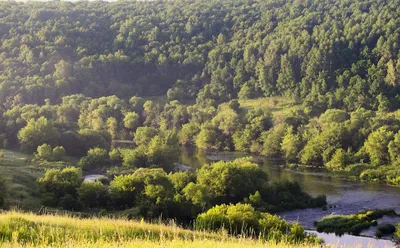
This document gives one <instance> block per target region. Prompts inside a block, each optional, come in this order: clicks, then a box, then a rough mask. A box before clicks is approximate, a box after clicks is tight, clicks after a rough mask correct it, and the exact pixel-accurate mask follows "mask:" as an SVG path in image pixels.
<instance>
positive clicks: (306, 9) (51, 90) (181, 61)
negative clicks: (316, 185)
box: [0, 0, 400, 228]
mask: <svg viewBox="0 0 400 248" xmlns="http://www.w3.org/2000/svg"><path fill="white" fill-rule="evenodd" d="M399 15H400V4H399V1H397V0H386V1H384V0H374V1H372V0H367V1H350V0H340V1H333V0H332V1H331V0H320V1H307V0H293V1H282V0H267V1H259V0H254V1H253V0H238V1H234V2H232V1H226V0H217V1H210V0H206V1H196V0H175V1H118V2H113V3H111V2H100V1H99V2H60V1H54V2H46V3H39V2H27V3H20V2H0V37H1V39H0V145H1V146H2V148H11V149H20V150H22V151H24V152H27V153H31V154H32V153H34V157H35V158H34V160H36V161H41V162H43V163H44V162H45V161H47V162H57V161H67V162H64V164H68V165H75V166H76V167H69V166H65V168H48V169H47V171H46V172H45V173H44V175H43V177H41V178H39V179H38V183H39V184H40V187H41V199H42V204H44V205H46V206H50V207H58V208H63V209H69V210H82V209H91V208H95V209H103V210H104V211H108V210H110V211H125V210H126V209H130V210H131V211H130V212H129V211H128V212H129V214H132V215H134V216H138V215H140V216H144V217H149V218H156V217H158V216H159V215H160V214H163V215H164V216H166V217H174V218H177V219H179V220H182V221H185V222H190V221H191V220H193V219H195V218H196V216H199V217H198V218H200V219H199V220H200V221H203V219H204V220H207V218H208V217H207V214H210V215H212V213H215V211H217V212H218V211H220V212H221V213H226V212H227V211H228V210H227V209H229V208H232V209H233V208H234V207H232V206H233V205H229V206H228V205H226V204H231V203H232V204H238V205H236V206H237V207H238V208H248V207H251V208H252V211H253V212H254V211H259V212H257V214H256V215H255V216H261V215H260V213H263V214H262V215H263V216H264V214H265V213H264V212H276V211H280V210H287V209H293V208H304V207H317V206H318V207H320V206H322V205H325V204H326V199H325V197H324V196H318V197H311V196H309V195H307V194H306V193H304V192H303V191H302V190H301V189H300V187H299V185H298V184H296V183H292V182H277V183H270V181H269V179H268V175H267V174H266V173H265V172H264V171H263V170H261V169H260V168H259V167H258V166H257V164H255V163H254V161H251V159H239V160H235V161H231V162H217V163H214V164H211V165H205V166H204V167H202V168H201V169H199V170H197V171H196V172H194V171H186V172H175V171H176V162H177V161H178V155H179V152H180V149H182V147H195V148H197V149H198V150H205V151H222V150H227V151H242V152H248V153H253V154H258V155H262V156H265V157H267V158H274V159H276V158H279V159H283V160H285V161H286V162H287V164H289V165H290V166H296V165H300V166H301V165H306V166H315V167H325V168H326V169H328V170H332V171H340V172H343V173H348V175H352V176H356V177H357V178H359V179H362V180H373V181H384V182H387V183H391V184H400V169H399V164H400V111H399V110H398V109H399V108H400V87H399V85H400V57H399V56H400V53H399V50H400V47H399V45H398V40H399V38H400V18H399ZM121 140H122V141H130V142H131V143H132V147H119V146H118V145H117V144H118V142H119V141H121ZM67 157H68V158H71V157H72V158H77V160H79V162H77V163H75V164H74V163H72V162H71V163H70V161H71V160H68V159H66V158H67ZM82 171H83V172H84V173H89V172H99V173H106V174H107V177H105V178H102V179H101V180H98V181H96V182H83V178H82ZM4 187H6V186H4ZM1 188H3V186H1ZM0 191H1V190H0ZM240 204H244V205H240ZM246 204H247V205H246ZM216 205H218V206H216ZM253 208H254V209H253ZM206 210H208V212H205V211H206ZM210 211H211V212H210ZM213 211H214V212H213ZM232 211H233V210H232ZM235 211H240V210H235ZM202 212H204V213H203V214H201V215H199V214H200V213H202ZM228 212H229V211H228ZM210 218H211V217H210ZM221 218H222V217H221ZM224 218H225V217H224ZM268 218H273V217H268ZM208 224H209V223H205V224H204V225H208ZM219 227H220V226H218V227H216V228H219ZM257 228H258V226H257Z"/></svg>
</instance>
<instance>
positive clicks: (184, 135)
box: [179, 122, 204, 145]
mask: <svg viewBox="0 0 400 248" xmlns="http://www.w3.org/2000/svg"><path fill="white" fill-rule="evenodd" d="M199 132H200V125H199V124H198V123H197V122H189V123H186V124H184V125H182V129H181V130H180V132H179V144H181V145H194V142H195V140H196V139H195V137H196V135H197V134H198V133H199ZM203 135H204V134H203Z"/></svg>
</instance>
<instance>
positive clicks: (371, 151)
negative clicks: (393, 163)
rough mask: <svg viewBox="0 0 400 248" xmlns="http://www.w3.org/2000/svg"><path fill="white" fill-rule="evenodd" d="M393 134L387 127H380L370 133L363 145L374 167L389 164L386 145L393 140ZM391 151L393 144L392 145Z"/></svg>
mask: <svg viewBox="0 0 400 248" xmlns="http://www.w3.org/2000/svg"><path fill="white" fill-rule="evenodd" d="M393 136H394V134H393V132H392V131H389V130H388V128H387V127H381V128H379V129H378V130H376V131H375V132H372V133H371V134H370V135H369V136H368V139H367V140H366V141H365V143H364V147H365V151H366V152H367V154H368V155H369V157H370V159H371V163H372V164H374V165H382V164H386V163H388V162H389V151H388V145H389V143H390V141H391V140H392V139H393ZM392 149H394V144H393V143H392Z"/></svg>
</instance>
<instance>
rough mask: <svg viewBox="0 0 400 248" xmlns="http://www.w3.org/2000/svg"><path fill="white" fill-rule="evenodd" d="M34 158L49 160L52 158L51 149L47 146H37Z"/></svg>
mask: <svg viewBox="0 0 400 248" xmlns="http://www.w3.org/2000/svg"><path fill="white" fill-rule="evenodd" d="M36 157H37V158H38V159H43V160H51V158H52V157H53V149H52V148H51V146H50V145H48V144H43V145H41V146H38V148H37V154H36Z"/></svg>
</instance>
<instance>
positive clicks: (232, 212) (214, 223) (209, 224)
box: [195, 203, 308, 242]
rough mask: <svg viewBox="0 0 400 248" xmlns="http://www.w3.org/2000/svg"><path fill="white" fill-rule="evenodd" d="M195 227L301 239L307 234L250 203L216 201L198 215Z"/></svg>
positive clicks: (276, 238)
mask: <svg viewBox="0 0 400 248" xmlns="http://www.w3.org/2000/svg"><path fill="white" fill-rule="evenodd" d="M195 227H196V229H198V230H214V231H216V230H219V229H221V228H222V229H227V230H228V232H229V233H231V234H235V235H237V234H245V235H251V236H255V237H256V236H257V237H262V238H263V239H265V240H270V239H273V240H276V241H279V240H286V241H289V242H301V241H304V240H305V239H306V238H308V236H307V234H306V233H305V232H304V228H303V227H302V226H300V225H298V224H289V223H287V222H286V221H285V220H282V219H280V218H279V217H278V216H276V215H271V214H269V213H262V212H258V211H256V210H255V209H254V208H253V207H252V206H251V205H250V204H243V203H238V204H236V205H233V204H230V205H225V204H222V205H217V206H215V207H213V208H211V209H209V210H208V211H207V212H205V213H202V214H200V215H198V217H197V219H196V223H195Z"/></svg>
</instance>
